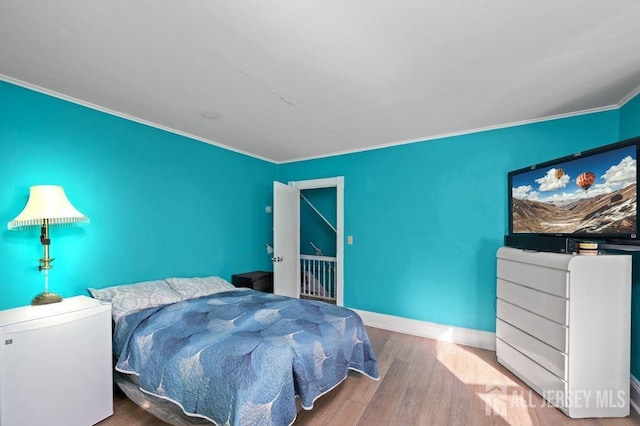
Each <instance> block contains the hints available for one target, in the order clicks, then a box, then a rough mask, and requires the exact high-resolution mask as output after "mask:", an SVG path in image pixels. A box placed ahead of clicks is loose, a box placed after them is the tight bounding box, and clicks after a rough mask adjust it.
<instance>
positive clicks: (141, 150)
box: [0, 82, 277, 309]
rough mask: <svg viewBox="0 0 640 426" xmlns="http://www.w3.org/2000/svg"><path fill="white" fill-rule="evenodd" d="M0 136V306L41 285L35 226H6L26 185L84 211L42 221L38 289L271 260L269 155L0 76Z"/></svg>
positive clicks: (62, 289) (212, 271)
mask: <svg viewBox="0 0 640 426" xmlns="http://www.w3.org/2000/svg"><path fill="white" fill-rule="evenodd" d="M0 144H1V146H2V155H1V156H0V182H1V183H2V184H1V185H0V254H1V255H0V309H6V308H10V307H15V306H21V305H27V304H29V303H30V301H31V298H32V297H33V296H34V295H36V294H37V293H39V292H40V291H42V288H43V280H42V277H41V276H40V274H39V273H38V271H37V264H38V259H39V258H40V257H42V246H41V245H40V243H39V239H38V238H39V230H37V229H34V230H29V231H8V230H6V223H7V222H8V221H10V220H11V219H13V218H14V217H15V216H17V215H18V213H20V211H21V210H22V208H23V207H24V205H25V203H26V200H27V197H28V193H29V186H31V185H36V184H56V185H62V186H63V187H64V188H65V191H66V193H67V196H68V197H69V199H70V200H71V202H72V203H73V204H74V205H75V206H76V208H78V209H79V210H80V211H81V212H83V213H84V214H85V215H87V216H88V217H89V218H90V219H91V222H90V223H89V224H83V225H80V226H76V227H69V228H62V227H55V228H52V229H51V233H50V234H51V239H52V243H51V257H54V258H56V261H55V262H54V269H53V270H52V271H51V273H50V290H51V291H55V292H58V293H60V294H62V295H63V296H71V295H76V294H87V293H86V289H87V287H90V286H95V287H104V286H109V285H115V284H125V283H130V282H135V281H141V280H150V279H157V278H165V277H169V276H196V275H221V276H223V277H225V278H226V279H230V276H231V274H233V273H236V272H246V271H251V270H256V269H266V268H271V263H270V261H269V256H268V255H266V253H265V251H264V245H265V243H266V242H268V241H271V238H272V237H271V223H270V221H271V216H270V215H267V214H265V213H264V206H266V205H268V204H271V200H272V195H271V188H272V183H271V182H272V181H273V180H275V178H276V174H277V166H276V165H275V164H272V163H270V162H266V161H262V160H258V159H255V158H252V157H248V156H245V155H242V154H238V153H235V152H232V151H229V150H225V149H221V148H218V147H215V146H211V145H208V144H205V143H202V142H198V141H195V140H192V139H189V138H185V137H181V136H178V135H175V134H172V133H168V132H165V131H162V130H158V129H155V128H151V127H148V126H144V125H141V124H138V123H134V122H132V121H129V120H125V119H121V118H118V117H114V116H112V115H108V114H104V113H101V112H98V111H95V110H93V109H89V108H86V107H82V106H79V105H76V104H73V103H69V102H66V101H63V100H60V99H57V98H53V97H50V96H46V95H43V94H40V93H36V92H33V91H30V90H27V89H24V88H21V87H18V86H14V85H12V84H8V83H5V82H0Z"/></svg>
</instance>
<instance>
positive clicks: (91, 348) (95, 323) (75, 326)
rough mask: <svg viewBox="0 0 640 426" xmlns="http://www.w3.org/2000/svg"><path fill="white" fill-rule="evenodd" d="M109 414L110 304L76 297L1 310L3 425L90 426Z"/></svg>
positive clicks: (0, 419)
mask: <svg viewBox="0 0 640 426" xmlns="http://www.w3.org/2000/svg"><path fill="white" fill-rule="evenodd" d="M111 414H113V373H112V355H111V305H109V304H103V303H101V302H99V301H97V300H94V299H91V298H89V297H85V296H77V297H70V298H67V299H64V300H63V301H62V302H60V303H53V304H50V305H43V306H25V307H21V308H15V309H8V310H4V311H0V426H31V425H33V426H43V425H47V426H88V425H92V424H95V423H97V422H99V421H100V420H102V419H104V418H106V417H108V416H110V415H111Z"/></svg>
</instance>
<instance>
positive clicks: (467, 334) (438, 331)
mask: <svg viewBox="0 0 640 426" xmlns="http://www.w3.org/2000/svg"><path fill="white" fill-rule="evenodd" d="M352 310H354V311H356V312H357V313H358V315H360V317H361V318H362V321H363V322H364V324H365V325H368V326H371V327H376V328H382V329H384V330H390V331H397V332H398V333H404V334H412V335H414V336H420V337H428V338H430V339H435V340H441V341H444V342H451V343H457V344H460V345H465V346H473V347H476V348H482V349H489V350H492V351H495V350H496V334H495V333H491V332H489V331H482V330H474V329H472V328H463V327H453V326H449V325H442V324H437V323H433V322H426V321H419V320H415V319H410V318H402V317H396V316H393V315H387V314H379V313H376V312H369V311H362V310H359V309H352Z"/></svg>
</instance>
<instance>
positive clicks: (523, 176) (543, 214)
mask: <svg viewBox="0 0 640 426" xmlns="http://www.w3.org/2000/svg"><path fill="white" fill-rule="evenodd" d="M638 145H640V138H635V139H631V140H627V141H623V142H619V143H616V144H613V145H608V146H605V147H602V148H598V149H594V150H590V151H585V152H582V153H579V154H575V155H572V156H568V157H563V158H559V159H556V160H553V161H548V162H546V163H543V164H540V165H536V166H531V167H527V168H523V169H520V170H515V171H512V172H510V173H509V175H508V181H509V204H510V206H509V208H510V211H509V219H510V220H509V222H510V223H509V233H510V234H512V235H513V234H534V235H543V236H571V237H581V238H593V239H611V240H631V239H636V235H637V183H638V171H637V169H636V160H637V156H638Z"/></svg>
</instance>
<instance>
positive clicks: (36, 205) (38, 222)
mask: <svg viewBox="0 0 640 426" xmlns="http://www.w3.org/2000/svg"><path fill="white" fill-rule="evenodd" d="M76 222H89V218H88V217H86V216H85V215H83V214H82V213H80V212H79V211H78V210H77V209H76V208H75V207H73V205H71V203H70V202H69V200H68V199H67V196H66V194H65V193H64V189H63V188H62V187H61V186H56V185H36V186H32V187H31V188H29V199H28V200H27V205H26V206H25V207H24V209H23V210H22V212H21V213H20V214H19V215H18V216H17V217H16V218H15V219H13V220H12V221H11V222H9V223H8V224H7V228H9V229H27V228H31V227H33V226H40V242H41V243H42V247H43V249H44V255H43V256H42V259H40V263H39V266H38V269H39V270H40V271H43V272H44V292H42V293H40V294H38V295H37V296H36V297H34V298H33V300H32V301H31V304H32V305H47V304H49V303H56V302H60V301H62V297H61V296H59V295H57V294H55V293H50V292H49V269H51V268H53V265H51V262H53V261H54V260H55V259H52V258H50V257H49V244H50V243H51V240H50V239H49V226H52V225H62V224H67V223H76Z"/></svg>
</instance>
